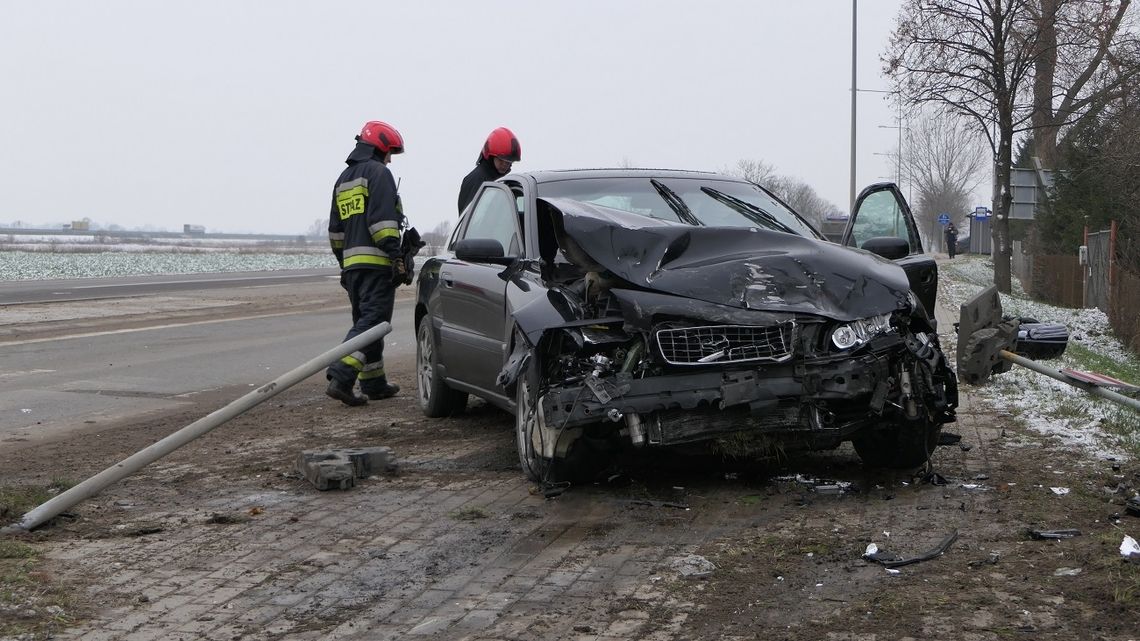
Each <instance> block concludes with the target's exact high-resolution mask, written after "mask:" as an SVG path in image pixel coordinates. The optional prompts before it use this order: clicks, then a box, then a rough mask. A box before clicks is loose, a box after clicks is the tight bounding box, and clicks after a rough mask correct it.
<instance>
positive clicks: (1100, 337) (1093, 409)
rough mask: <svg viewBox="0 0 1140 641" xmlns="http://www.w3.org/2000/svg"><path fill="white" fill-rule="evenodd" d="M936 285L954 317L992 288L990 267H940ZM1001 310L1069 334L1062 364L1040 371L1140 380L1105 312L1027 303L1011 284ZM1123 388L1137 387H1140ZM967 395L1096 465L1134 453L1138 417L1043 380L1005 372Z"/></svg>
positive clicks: (971, 263) (1137, 363)
mask: <svg viewBox="0 0 1140 641" xmlns="http://www.w3.org/2000/svg"><path fill="white" fill-rule="evenodd" d="M939 277H940V283H939V299H940V302H941V303H942V304H943V305H944V306H945V307H947V308H948V309H951V310H957V309H958V307H959V306H960V305H961V304H962V303H964V302H966V301H967V300H969V299H970V298H971V297H972V296H974V295H975V294H977V293H978V292H979V291H981V290H982V289H984V288H985V287H988V286H989V285H990V284H991V283H992V282H993V263H992V262H991V261H990V259H989V257H988V256H979V255H974V254H970V255H966V256H961V257H959V258H957V259H955V260H954V261H952V262H948V263H943V264H942V265H941V266H940V268H939ZM1001 302H1002V311H1003V312H1004V313H1005V314H1007V315H1011V316H1021V317H1032V318H1034V319H1036V320H1038V321H1041V322H1043V323H1062V324H1064V325H1065V326H1067V327H1068V328H1069V347H1068V349H1066V351H1065V354H1064V356H1063V357H1062V358H1060V359H1057V360H1052V361H1042V363H1043V364H1045V365H1047V366H1049V367H1051V368H1055V369H1061V368H1063V367H1067V368H1073V369H1079V370H1084V371H1098V372H1100V373H1105V374H1110V375H1112V374H1113V372H1106V371H1104V369H1103V368H1104V367H1106V366H1111V367H1112V368H1113V369H1114V370H1116V371H1117V372H1127V373H1131V374H1134V373H1136V372H1140V359H1138V358H1137V356H1136V355H1133V354H1131V353H1130V352H1128V351H1127V350H1126V349H1124V347H1123V346H1122V345H1121V344H1120V342H1119V341H1117V340H1116V338H1114V336H1113V333H1112V327H1111V326H1110V325H1109V323H1108V317H1107V316H1105V314H1104V312H1101V311H1100V310H1098V309H1066V308H1062V307H1053V306H1051V305H1046V304H1044V303H1038V302H1035V301H1032V300H1029V299H1028V298H1026V297H1025V295H1024V290H1022V289H1021V287H1020V283H1017V282H1016V279H1015V285H1014V294H1013V295H1011V296H1005V295H1003V296H1002V297H1001ZM945 347H946V351H947V353H948V354H953V351H954V345H953V339H952V338H951V341H950V344H948V345H946V346H945ZM1117 378H1121V376H1120V375H1117ZM1125 378H1126V379H1127V377H1125ZM1128 382H1130V383H1133V384H1140V380H1128ZM968 389H970V390H971V392H972V393H973V395H974V398H977V399H980V400H981V401H982V402H983V403H985V404H987V405H988V406H990V407H991V408H992V409H993V410H994V411H995V412H999V413H1006V414H1009V415H1012V416H1014V417H1016V418H1018V419H1019V420H1021V421H1023V422H1024V423H1025V424H1026V425H1027V426H1028V427H1029V428H1031V429H1032V430H1034V431H1036V432H1039V433H1041V434H1044V435H1047V436H1051V437H1054V438H1056V439H1058V441H1059V442H1061V443H1063V444H1065V445H1067V446H1071V447H1073V448H1079V449H1081V450H1083V451H1085V452H1087V453H1089V454H1090V455H1093V456H1096V457H1098V458H1108V457H1113V458H1117V459H1127V458H1130V457H1132V456H1135V455H1136V453H1137V452H1140V415H1138V414H1137V413H1136V412H1135V411H1133V410H1131V409H1128V408H1126V407H1123V406H1120V405H1117V404H1115V403H1112V402H1110V401H1106V400H1103V399H1100V398H1097V397H1094V396H1091V395H1089V394H1086V393H1085V392H1082V391H1080V390H1078V389H1076V388H1074V387H1071V386H1069V385H1066V384H1064V383H1061V382H1060V381H1056V380H1054V379H1051V378H1049V377H1048V376H1044V375H1041V374H1038V373H1036V372H1033V371H1031V370H1028V369H1025V368H1022V367H1018V366H1016V365H1015V366H1014V367H1013V369H1012V370H1011V371H1010V372H1007V373H1004V374H998V375H996V376H993V377H992V378H991V379H990V381H989V382H988V383H987V384H986V385H984V386H982V387H980V388H968Z"/></svg>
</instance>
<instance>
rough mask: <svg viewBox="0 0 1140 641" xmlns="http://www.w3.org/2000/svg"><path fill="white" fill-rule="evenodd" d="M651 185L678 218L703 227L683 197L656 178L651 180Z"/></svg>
mask: <svg viewBox="0 0 1140 641" xmlns="http://www.w3.org/2000/svg"><path fill="white" fill-rule="evenodd" d="M649 184H651V185H653V188H654V189H656V190H657V193H658V194H661V197H662V198H664V199H665V202H666V203H667V204H668V205H669V208H670V209H672V210H673V212H674V213H676V214H677V217H678V218H680V219H681V220H683V221H685V222H687V223H689V224H690V225H698V226H701V225H702V223H701V221H699V220H697V217H696V216H694V215H693V211H692V210H691V209H689V206H688V205H686V204H685V201H683V200H681V197H680V196H678V195H677V192H675V191H673V190H672V189H669V188H668V187H666V186H665V185H664V183H661V182H660V181H658V180H657V179H656V178H650V179H649Z"/></svg>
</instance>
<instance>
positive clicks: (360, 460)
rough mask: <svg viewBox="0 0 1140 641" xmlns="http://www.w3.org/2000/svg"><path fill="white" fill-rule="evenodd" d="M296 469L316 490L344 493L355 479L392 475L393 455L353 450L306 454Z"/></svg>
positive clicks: (379, 450) (389, 451) (373, 449)
mask: <svg viewBox="0 0 1140 641" xmlns="http://www.w3.org/2000/svg"><path fill="white" fill-rule="evenodd" d="M295 469H296V471H297V473H298V474H300V475H301V476H303V477H305V478H306V479H308V481H309V482H310V483H312V484H313V486H314V487H316V488H317V489H318V490H321V491H325V490H347V489H351V488H353V487H355V486H356V479H365V478H369V477H371V476H373V475H375V474H380V473H383V474H395V473H396V469H397V466H396V455H395V454H394V453H393V452H392V448H389V447H353V448H343V449H335V450H305V451H303V452H301V454H300V456H298V457H297V463H296V466H295Z"/></svg>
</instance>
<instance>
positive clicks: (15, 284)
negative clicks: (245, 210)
mask: <svg viewBox="0 0 1140 641" xmlns="http://www.w3.org/2000/svg"><path fill="white" fill-rule="evenodd" d="M337 272H338V270H337V269H335V268H322V269H297V270H289V271H266V272H240V273H238V272H235V273H226V274H217V273H210V274H172V275H165V276H126V277H118V278H80V279H71V280H35V281H32V280H16V281H0V305H19V304H26V303H46V302H66V301H79V300H94V299H101V298H120V297H130V296H142V295H146V294H169V293H173V292H185V291H191V290H203V289H225V288H233V287H247V286H252V285H258V286H265V285H280V284H285V283H305V282H313V281H318V280H321V279H327V278H329V277H331V276H334V275H336V274H337Z"/></svg>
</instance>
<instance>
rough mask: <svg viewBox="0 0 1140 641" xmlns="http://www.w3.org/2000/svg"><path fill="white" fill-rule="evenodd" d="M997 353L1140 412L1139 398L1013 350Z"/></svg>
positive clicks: (1008, 359) (1039, 372) (1050, 376)
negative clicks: (1060, 370) (1050, 367)
mask: <svg viewBox="0 0 1140 641" xmlns="http://www.w3.org/2000/svg"><path fill="white" fill-rule="evenodd" d="M999 353H1000V355H1001V357H1002V358H1004V359H1006V360H1007V361H1009V362H1011V363H1015V364H1017V365H1020V366H1022V367H1026V368H1029V369H1031V370H1033V371H1035V372H1037V373H1038V374H1044V375H1045V376H1048V377H1049V378H1053V379H1056V380H1058V381H1061V382H1062V383H1068V384H1069V385H1072V386H1073V387H1076V388H1078V389H1083V390H1084V391H1086V392H1088V393H1089V394H1092V395H1093V396H1099V397H1101V398H1104V399H1108V400H1110V401H1113V402H1114V403H1119V404H1121V405H1127V406H1128V407H1131V408H1132V409H1134V410H1136V411H1137V412H1140V400H1137V399H1135V398H1130V397H1128V396H1125V395H1124V394H1120V393H1118V392H1114V391H1112V390H1108V389H1105V388H1103V387H1100V386H1099V385H1094V384H1093V383H1085V382H1081V381H1077V380H1074V379H1073V378H1072V377H1071V376H1068V375H1066V374H1065V373H1064V372H1059V371H1057V370H1055V369H1049V368H1048V367H1045V366H1044V365H1041V364H1040V363H1037V362H1035V361H1031V360H1029V359H1028V358H1025V357H1023V356H1018V355H1017V354H1014V353H1013V352H1010V351H1007V350H1004V349H1003V350H1001V351H1000V352H999Z"/></svg>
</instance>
